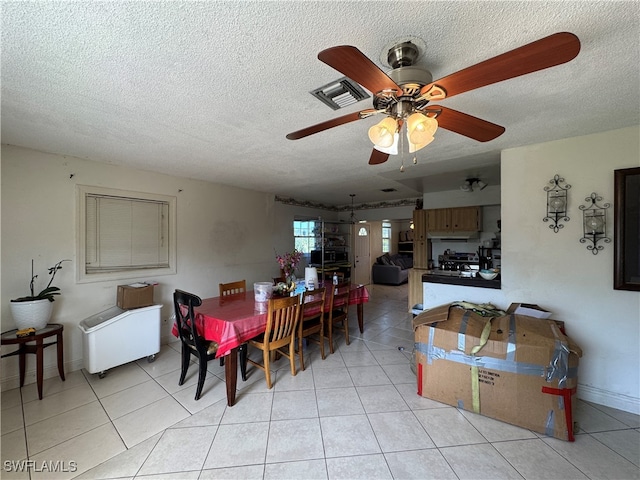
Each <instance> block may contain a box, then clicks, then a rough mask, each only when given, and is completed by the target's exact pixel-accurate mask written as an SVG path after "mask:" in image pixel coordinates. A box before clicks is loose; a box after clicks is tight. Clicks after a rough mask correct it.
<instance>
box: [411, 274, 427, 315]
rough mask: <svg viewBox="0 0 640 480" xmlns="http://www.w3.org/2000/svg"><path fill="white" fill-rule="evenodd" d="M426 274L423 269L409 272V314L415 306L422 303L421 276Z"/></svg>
mask: <svg viewBox="0 0 640 480" xmlns="http://www.w3.org/2000/svg"><path fill="white" fill-rule="evenodd" d="M426 272H427V270H426V269H424V268H412V269H411V270H409V312H410V311H411V310H412V309H413V307H414V306H415V305H418V304H420V303H423V298H422V275H424V274H425V273H426Z"/></svg>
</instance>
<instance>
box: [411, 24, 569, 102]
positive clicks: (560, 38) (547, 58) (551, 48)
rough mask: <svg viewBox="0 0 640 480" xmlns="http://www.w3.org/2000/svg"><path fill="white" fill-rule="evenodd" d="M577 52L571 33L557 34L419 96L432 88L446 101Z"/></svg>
mask: <svg viewBox="0 0 640 480" xmlns="http://www.w3.org/2000/svg"><path fill="white" fill-rule="evenodd" d="M578 52H580V40H579V39H578V37H576V36H575V35H574V34H573V33H569V32H560V33H554V34H553V35H549V36H548V37H545V38H542V39H540V40H536V41H535V42H532V43H529V44H527V45H524V46H522V47H520V48H516V49H515V50H511V51H509V52H506V53H503V54H502V55H498V56H497V57H493V58H490V59H488V60H485V61H484V62H481V63H478V64H476V65H473V66H471V67H467V68H465V69H463V70H460V71H458V72H456V73H452V74H451V75H448V76H446V77H444V78H441V79H440V80H436V81H435V82H433V83H431V84H429V85H425V86H424V87H423V88H422V89H421V90H420V93H421V94H424V93H426V92H428V91H429V89H430V88H431V86H432V85H433V84H436V85H438V86H440V87H442V88H444V89H445V90H446V92H447V98H449V97H453V96H454V95H458V94H459V93H464V92H468V91H469V90H473V89H476V88H480V87H485V86H487V85H492V84H494V83H498V82H502V81H503V80H509V79H510V78H515V77H519V76H520V75H526V74H528V73H533V72H537V71H538V70H543V69H545V68H549V67H554V66H556V65H560V64H562V63H566V62H568V61H569V60H572V59H574V58H575V57H576V55H578Z"/></svg>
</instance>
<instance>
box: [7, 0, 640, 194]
mask: <svg viewBox="0 0 640 480" xmlns="http://www.w3.org/2000/svg"><path fill="white" fill-rule="evenodd" d="M639 8H640V3H638V2H636V1H633V2H609V1H604V2H586V1H579V2H556V1H553V2H515V1H508V2H478V1H471V2H463V1H457V2H444V1H438V2H429V1H419V2H418V1H411V2H409V1H407V2H404V1H397V2H390V1H384V2H371V1H360V2H349V1H341V2H335V1H331V2H313V1H305V2H301V1H295V2H284V1H280V2H278V1H276V2H266V1H257V2H247V1H242V2H241V1H234V2H213V1H206V2H177V1H175V2H174V1H165V2H143V1H133V2H117V1H114V2H93V1H85V2H46V1H41V2H7V1H3V2H2V142H3V143H6V144H12V145H19V146H24V147H28V148H33V149H36V150H42V151H46V152H53V153H58V154H64V155H72V156H76V157H80V158H86V159H91V160H95V161H101V162H108V163H112V164H119V165H128V166H131V167H134V168H139V169H143V170H152V171H157V172H163V173H166V174H170V175H179V176H185V177H190V178H197V179H203V180H209V181H212V182H216V183H224V184H229V185H234V186H238V187H243V188H247V189H252V190H259V191H264V192H271V193H274V194H277V195H281V196H288V197H294V198H296V199H299V200H309V201H316V202H323V203H327V204H335V205H345V204H348V203H349V202H350V197H349V194H350V193H354V194H356V197H355V198H356V203H361V202H374V201H383V200H396V199H400V198H413V197H416V196H421V195H422V193H423V191H439V190H447V189H451V188H456V186H457V185H459V184H460V183H462V182H463V181H464V179H465V177H466V176H468V175H471V176H480V177H481V178H486V179H488V180H489V182H488V183H493V184H495V183H497V182H498V181H499V168H498V167H497V165H498V164H499V152H500V151H501V150H502V149H505V148H510V147H516V146H521V145H527V144H532V143H539V142H544V141H549V140H554V139H559V138H565V137H571V136H576V135H583V134H589V133H594V132H598V131H602V130H613V129H616V128H621V127H625V126H630V125H638V124H639V123H640V72H639V65H640V58H639V53H638V51H639V40H640V33H639V20H638V19H639V16H640V15H639V13H640V12H639ZM560 31H569V32H572V33H574V34H576V35H577V36H578V38H579V39H580V41H581V45H582V47H581V51H580V53H579V55H578V56H577V57H576V58H575V59H574V60H572V61H571V62H569V63H566V64H564V65H560V66H557V67H553V68H550V69H547V70H544V71H541V72H536V73H533V74H530V75H525V76H523V77H519V78H516V79H512V80H508V81H506V82H502V83H499V84H496V85H492V86H488V87H484V88H480V89H477V90H474V91H471V92H467V93H464V94H461V95H458V96H456V97H454V98H451V99H446V100H443V101H442V102H441V103H442V105H444V106H447V107H450V108H455V109H457V110H460V111H463V112H465V113H468V114H471V115H474V116H477V117H480V118H482V119H485V120H488V121H490V122H493V123H497V124H499V125H503V126H504V127H506V132H505V133H504V134H503V135H502V136H500V137H498V138H497V139H496V140H493V141H491V142H487V143H479V142H476V141H474V140H471V139H469V138H467V137H463V136H460V135H457V134H455V133H452V132H449V131H446V130H443V129H440V130H438V132H437V133H436V139H435V141H434V142H433V143H432V144H431V145H429V146H428V147H426V148H424V149H423V150H421V151H420V152H419V153H418V165H413V164H412V161H411V158H412V157H410V156H409V154H407V155H406V158H404V163H405V168H406V170H405V172H404V173H400V172H399V167H400V164H401V161H402V157H401V156H391V157H390V158H389V161H387V162H386V163H384V164H382V165H377V166H369V165H368V164H367V162H368V159H369V155H370V153H371V143H370V142H369V140H368V138H367V130H368V128H369V127H370V126H371V125H373V124H374V123H377V122H378V121H379V120H380V117H373V118H369V119H365V120H361V121H357V122H352V123H349V124H346V125H342V126H339V127H337V128H334V129H330V130H327V131H325V132H322V133H319V134H316V135H312V136H310V137H306V138H303V139H300V140H296V141H291V140H287V139H285V135H286V134H287V133H289V132H292V131H295V130H299V129H301V128H304V127H307V126H310V125H313V124H316V123H320V122H323V121H326V120H329V119H332V118H335V117H337V116H341V115H345V114H347V113H351V112H355V111H358V110H362V109H365V108H371V99H367V100H364V101H361V102H359V103H357V104H354V105H351V106H349V107H346V108H344V109H342V110H339V111H333V110H331V109H330V108H329V107H327V106H326V105H324V104H322V103H321V102H320V101H318V100H316V99H314V98H313V97H312V96H311V95H310V93H309V92H310V91H311V90H313V89H314V88H317V87H320V86H323V85H325V84H327V83H330V82H332V81H334V80H336V79H338V78H340V77H342V74H340V73H339V72H337V71H335V70H333V69H332V68H331V67H329V66H327V65H326V64H324V63H322V62H321V61H319V60H318V59H317V54H318V52H320V51H321V50H323V49H326V48H328V47H332V46H336V45H353V46H356V47H357V48H358V49H360V50H361V51H362V52H363V53H365V55H367V56H368V57H369V58H370V59H371V60H373V61H374V62H375V63H376V64H378V65H379V66H380V67H381V68H383V69H384V70H387V67H386V66H384V65H383V64H382V63H381V60H380V59H381V57H382V58H384V55H382V52H383V51H385V49H386V48H387V47H389V45H390V44H392V43H393V42H394V41H396V40H406V39H415V40H416V42H418V43H422V42H423V43H424V44H425V45H426V51H425V52H424V53H423V55H422V56H421V58H420V59H419V65H421V66H424V67H426V68H428V69H429V70H430V71H431V72H432V74H433V78H434V79H438V78H441V77H443V76H445V75H448V74H450V73H453V72H455V71H458V70H460V69H462V68H465V67H467V66H470V65H473V64H475V63H478V62H480V61H482V60H485V59H487V58H490V57H493V56H495V55H499V54H501V53H504V52H506V51H509V50H512V49H514V48H517V47H519V46H521V45H524V44H526V43H529V42H532V41H535V40H538V39H540V38H542V37H545V36H547V35H550V34H552V33H555V32H560ZM384 188H395V189H396V190H397V191H395V192H392V193H383V192H381V191H380V190H381V189H384Z"/></svg>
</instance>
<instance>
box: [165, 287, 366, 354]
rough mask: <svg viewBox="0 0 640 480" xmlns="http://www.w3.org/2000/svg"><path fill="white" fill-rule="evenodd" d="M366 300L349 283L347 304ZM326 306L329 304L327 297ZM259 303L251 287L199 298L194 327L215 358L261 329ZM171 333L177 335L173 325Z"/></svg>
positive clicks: (363, 293) (363, 291) (262, 317)
mask: <svg viewBox="0 0 640 480" xmlns="http://www.w3.org/2000/svg"><path fill="white" fill-rule="evenodd" d="M331 294H332V290H330V291H328V292H327V295H331ZM368 301H369V292H368V291H367V289H366V288H365V287H364V285H351V290H350V292H349V304H350V305H356V304H362V303H366V302H368ZM326 305H329V301H328V299H327V302H326ZM263 306H264V305H260V304H257V303H256V302H255V300H254V294H253V291H252V290H251V291H248V292H246V293H240V294H237V295H228V296H225V297H224V298H222V297H213V298H206V299H203V300H202V305H201V306H199V307H196V309H195V314H196V327H197V328H198V332H199V333H200V335H202V336H203V337H204V338H206V339H207V340H213V341H215V342H217V343H218V351H217V353H216V357H221V356H223V355H227V354H228V353H229V352H230V351H231V349H232V348H235V347H238V346H239V345H242V344H243V343H245V342H246V341H248V340H250V339H251V338H253V337H255V336H256V335H259V334H261V333H262V332H264V329H265V326H266V324H267V313H266V311H262V310H263V308H261V307H263ZM172 333H173V335H174V336H176V337H177V336H178V329H177V326H176V325H175V324H174V325H173V330H172Z"/></svg>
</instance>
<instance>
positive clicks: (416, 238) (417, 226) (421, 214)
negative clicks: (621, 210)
mask: <svg viewBox="0 0 640 480" xmlns="http://www.w3.org/2000/svg"><path fill="white" fill-rule="evenodd" d="M428 247H429V241H428V239H427V210H414V211H413V266H414V267H415V268H427V262H428V260H429V248H428Z"/></svg>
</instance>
